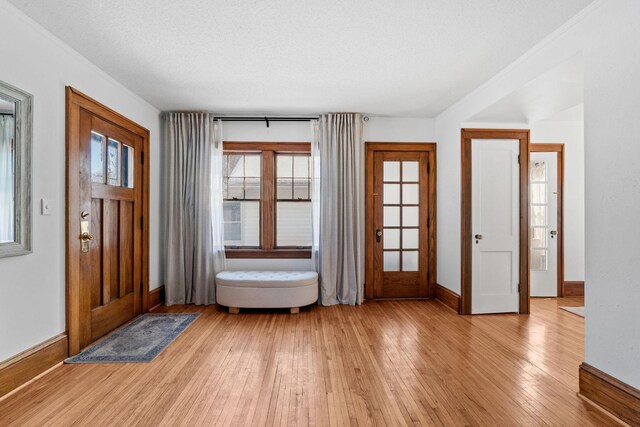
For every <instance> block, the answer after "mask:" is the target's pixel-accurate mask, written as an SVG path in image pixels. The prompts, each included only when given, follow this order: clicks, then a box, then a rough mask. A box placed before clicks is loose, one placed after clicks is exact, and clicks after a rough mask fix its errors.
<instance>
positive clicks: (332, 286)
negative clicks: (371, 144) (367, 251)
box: [313, 113, 364, 305]
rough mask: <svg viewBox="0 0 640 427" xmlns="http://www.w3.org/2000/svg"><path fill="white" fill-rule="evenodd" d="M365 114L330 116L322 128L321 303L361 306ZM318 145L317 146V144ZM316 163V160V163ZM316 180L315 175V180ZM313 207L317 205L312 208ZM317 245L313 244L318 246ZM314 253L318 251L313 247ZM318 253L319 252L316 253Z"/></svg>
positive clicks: (317, 149)
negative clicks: (363, 118) (363, 134)
mask: <svg viewBox="0 0 640 427" xmlns="http://www.w3.org/2000/svg"><path fill="white" fill-rule="evenodd" d="M362 125H363V121H362V115H361V114H351V113H339V114H326V115H323V116H321V117H320V120H319V123H318V132H317V141H314V142H315V143H316V144H317V147H315V148H314V150H313V151H314V155H317V156H318V157H319V162H318V163H319V169H320V176H319V185H320V191H319V193H320V201H319V203H318V204H317V209H318V211H319V212H318V217H319V227H318V230H317V232H318V237H317V254H316V253H314V255H316V256H317V259H316V260H317V269H318V273H319V276H320V303H321V304H322V305H333V304H352V305H353V304H361V303H362V298H363V291H364V141H363V136H362ZM316 144H314V145H316ZM315 163H316V162H315V161H314V164H315ZM317 179H318V177H315V176H314V181H316V180H317ZM314 205H316V204H315V203H314ZM314 246H315V245H314ZM314 249H315V248H314ZM314 252H316V251H315V250H314Z"/></svg>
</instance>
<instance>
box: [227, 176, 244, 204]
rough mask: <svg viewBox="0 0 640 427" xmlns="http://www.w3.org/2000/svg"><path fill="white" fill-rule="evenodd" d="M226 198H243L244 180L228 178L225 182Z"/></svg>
mask: <svg viewBox="0 0 640 427" xmlns="http://www.w3.org/2000/svg"><path fill="white" fill-rule="evenodd" d="M227 198H228V199H243V198H244V178H229V179H228V181H227Z"/></svg>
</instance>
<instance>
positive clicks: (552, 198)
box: [529, 152, 558, 297]
mask: <svg viewBox="0 0 640 427" xmlns="http://www.w3.org/2000/svg"><path fill="white" fill-rule="evenodd" d="M530 159H531V160H530V166H529V168H530V176H529V178H530V179H529V181H530V187H529V188H530V189H531V190H530V191H531V198H530V203H531V219H530V221H531V222H530V229H529V230H530V231H529V237H530V239H529V240H530V244H531V262H530V269H531V285H530V286H531V296H532V297H555V296H558V155H557V153H555V152H553V153H531V157H530Z"/></svg>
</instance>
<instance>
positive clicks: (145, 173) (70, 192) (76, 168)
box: [65, 86, 150, 356]
mask: <svg viewBox="0 0 640 427" xmlns="http://www.w3.org/2000/svg"><path fill="white" fill-rule="evenodd" d="M81 110H85V111H88V112H89V113H91V114H94V115H96V116H99V117H101V118H102V119H104V120H107V121H109V122H111V123H112V124H114V125H116V126H119V127H121V128H124V129H126V130H128V131H130V132H132V133H134V134H136V135H137V136H139V137H141V138H142V144H143V149H142V151H141V153H140V156H141V162H142V168H143V170H142V177H143V182H142V183H141V185H142V221H143V229H142V254H141V258H142V271H141V273H142V276H141V280H142V286H141V289H140V292H141V293H142V295H141V300H142V307H141V312H142V313H145V312H147V311H148V310H149V299H148V295H149V226H148V224H149V183H150V181H149V162H148V160H146V159H145V153H148V152H149V131H148V130H147V129H145V128H143V127H142V126H140V125H138V124H137V123H134V122H133V121H131V120H129V119H128V118H126V117H124V116H123V115H121V114H119V113H117V112H115V111H114V110H112V109H110V108H108V107H106V106H105V105H103V104H101V103H99V102H98V101H95V100H94V99H92V98H90V97H88V96H87V95H85V94H83V93H82V92H80V91H78V90H77V89H74V88H73V87H71V86H67V87H66V162H65V163H66V165H65V166H66V185H65V226H66V229H65V252H66V253H65V270H66V324H67V334H68V336H69V356H73V355H75V354H77V353H79V352H80V336H81V328H82V327H83V324H82V321H83V319H85V318H86V315H87V313H86V312H85V311H84V310H85V308H84V307H85V306H84V305H83V304H81V301H80V285H81V284H80V268H81V266H80V260H79V256H80V244H79V243H80V240H79V238H78V233H79V230H80V208H79V206H80V203H79V193H80V162H79V149H80V134H79V130H80V111H81ZM147 157H148V156H147Z"/></svg>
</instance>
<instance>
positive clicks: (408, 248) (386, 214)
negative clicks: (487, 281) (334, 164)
mask: <svg viewBox="0 0 640 427" xmlns="http://www.w3.org/2000/svg"><path fill="white" fill-rule="evenodd" d="M435 177H436V146H435V144H434V143H371V142H370V143H367V144H366V219H365V223H366V237H365V245H366V279H365V282H366V286H365V297H366V298H367V299H385V298H430V297H433V296H435V282H436V223H435V217H436V216H435V210H436V178H435Z"/></svg>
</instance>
